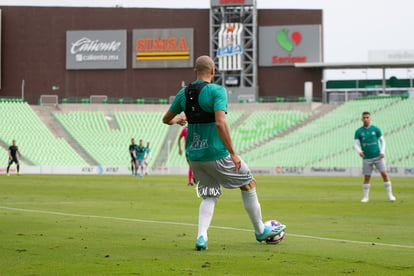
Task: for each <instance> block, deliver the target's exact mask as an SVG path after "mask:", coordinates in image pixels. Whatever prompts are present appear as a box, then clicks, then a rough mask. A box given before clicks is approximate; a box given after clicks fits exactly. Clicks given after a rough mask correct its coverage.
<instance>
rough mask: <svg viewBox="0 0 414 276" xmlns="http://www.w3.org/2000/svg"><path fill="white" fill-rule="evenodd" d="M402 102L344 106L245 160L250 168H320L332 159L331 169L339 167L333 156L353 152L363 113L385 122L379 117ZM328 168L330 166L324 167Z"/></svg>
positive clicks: (392, 100)
mask: <svg viewBox="0 0 414 276" xmlns="http://www.w3.org/2000/svg"><path fill="white" fill-rule="evenodd" d="M400 102H401V99H399V98H378V99H369V100H357V101H351V102H348V103H346V104H343V105H341V106H339V107H338V108H336V109H335V110H333V111H332V112H329V113H327V114H325V115H324V116H322V117H320V118H319V119H317V120H315V121H313V122H311V123H309V124H307V125H305V126H303V127H302V128H299V129H297V130H296V131H294V132H292V133H290V134H288V135H286V136H284V137H278V138H276V139H273V140H272V141H270V142H269V143H267V144H265V145H263V146H261V147H259V148H256V149H254V150H252V151H250V152H247V153H245V154H244V156H243V158H244V159H245V160H246V161H248V163H249V164H251V166H269V165H280V166H317V165H322V163H321V162H322V160H324V159H330V161H329V166H331V167H332V166H339V163H337V160H336V159H335V160H336V161H335V160H334V158H332V156H335V155H338V154H340V153H341V152H344V151H349V154H351V153H352V154H353V157H354V158H355V154H354V152H352V143H353V134H354V132H355V130H356V129H357V128H358V127H360V126H361V121H360V117H361V113H362V112H363V111H366V110H369V111H371V113H372V114H373V122H372V123H373V124H375V122H379V126H380V127H381V128H382V129H383V128H384V126H383V124H382V122H381V121H380V120H379V119H378V118H376V114H380V113H381V112H384V111H385V110H387V108H390V107H391V106H396V105H398V104H399V103H400ZM351 158H352V157H350V158H348V159H347V160H348V161H350V162H349V163H347V166H353V167H355V166H359V165H360V162H359V160H358V158H355V159H351ZM324 165H326V166H328V165H327V164H324Z"/></svg>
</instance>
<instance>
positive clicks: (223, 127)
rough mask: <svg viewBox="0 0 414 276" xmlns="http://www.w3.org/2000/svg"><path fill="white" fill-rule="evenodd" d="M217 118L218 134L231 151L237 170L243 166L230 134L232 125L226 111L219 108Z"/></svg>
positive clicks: (215, 114) (215, 113) (216, 113)
mask: <svg viewBox="0 0 414 276" xmlns="http://www.w3.org/2000/svg"><path fill="white" fill-rule="evenodd" d="M214 116H215V119H216V128H217V132H218V135H219V136H220V139H221V141H222V142H223V144H224V146H225V147H226V148H227V150H228V151H229V152H230V157H231V159H232V160H233V162H234V165H235V171H236V172H237V171H238V170H239V169H240V166H241V160H240V157H239V156H238V155H237V153H236V150H235V149H234V146H233V142H232V140H231V136H230V127H229V125H228V124H227V120H226V113H225V112H224V111H223V110H217V111H215V112H214Z"/></svg>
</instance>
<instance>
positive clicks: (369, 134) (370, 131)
mask: <svg viewBox="0 0 414 276" xmlns="http://www.w3.org/2000/svg"><path fill="white" fill-rule="evenodd" d="M362 124H363V125H362V127H360V128H358V129H357V130H356V131H355V138H354V148H355V150H356V151H357V152H358V154H359V156H361V157H362V158H363V166H362V173H363V174H364V183H363V185H362V190H363V194H364V196H363V198H362V200H361V202H364V203H365V202H368V201H369V189H370V187H371V184H370V180H371V174H372V170H373V166H375V167H376V168H377V170H378V171H379V172H380V173H381V176H382V179H383V180H384V187H385V189H386V191H387V195H388V199H389V200H391V201H395V196H394V195H393V194H392V187H391V180H390V177H389V176H388V173H387V168H386V165H385V160H384V155H385V139H384V136H382V132H381V130H380V129H379V128H378V127H376V126H374V125H371V114H370V113H369V112H363V113H362Z"/></svg>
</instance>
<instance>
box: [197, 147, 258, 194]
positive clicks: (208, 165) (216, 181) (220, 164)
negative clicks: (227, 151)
mask: <svg viewBox="0 0 414 276" xmlns="http://www.w3.org/2000/svg"><path fill="white" fill-rule="evenodd" d="M190 167H191V169H192V170H193V172H194V174H195V175H196V176H197V180H199V181H200V183H199V184H198V187H197V189H198V194H199V196H200V197H203V198H205V197H219V196H220V195H221V194H222V191H221V187H224V188H227V189H235V188H240V187H242V186H244V185H246V184H249V183H250V182H251V181H252V179H253V175H252V174H251V173H250V169H249V167H248V166H247V165H246V163H244V161H243V160H241V167H240V170H239V171H238V172H235V171H234V168H235V166H234V163H233V160H232V159H231V158H230V155H229V156H226V157H224V158H223V159H219V160H213V161H190Z"/></svg>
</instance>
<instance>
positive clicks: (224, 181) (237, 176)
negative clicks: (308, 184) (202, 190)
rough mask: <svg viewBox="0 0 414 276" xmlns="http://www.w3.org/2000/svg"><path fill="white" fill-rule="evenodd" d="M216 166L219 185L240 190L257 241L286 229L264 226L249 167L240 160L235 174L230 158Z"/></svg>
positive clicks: (224, 159) (218, 162)
mask: <svg viewBox="0 0 414 276" xmlns="http://www.w3.org/2000/svg"><path fill="white" fill-rule="evenodd" d="M216 166H217V168H218V169H217V170H218V173H219V174H220V178H219V183H220V184H221V185H222V186H223V187H225V188H240V190H241V198H242V202H243V206H244V209H245V210H246V212H247V214H248V215H249V218H250V221H251V222H252V224H253V227H254V231H255V234H256V239H257V240H258V241H264V240H266V239H267V238H269V237H273V236H276V235H278V234H280V233H281V232H282V231H283V230H285V229H286V226H285V225H280V226H265V225H264V223H263V220H262V210H261V206H260V203H259V199H258V196H257V193H256V180H255V179H254V178H253V175H252V174H251V173H250V169H249V167H248V166H247V164H246V163H245V162H244V161H243V160H241V166H240V169H239V171H238V172H235V168H234V163H233V160H232V159H231V158H230V156H227V157H225V158H223V159H221V160H218V161H217V162H216ZM201 181H202V180H201ZM200 183H202V182H200Z"/></svg>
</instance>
